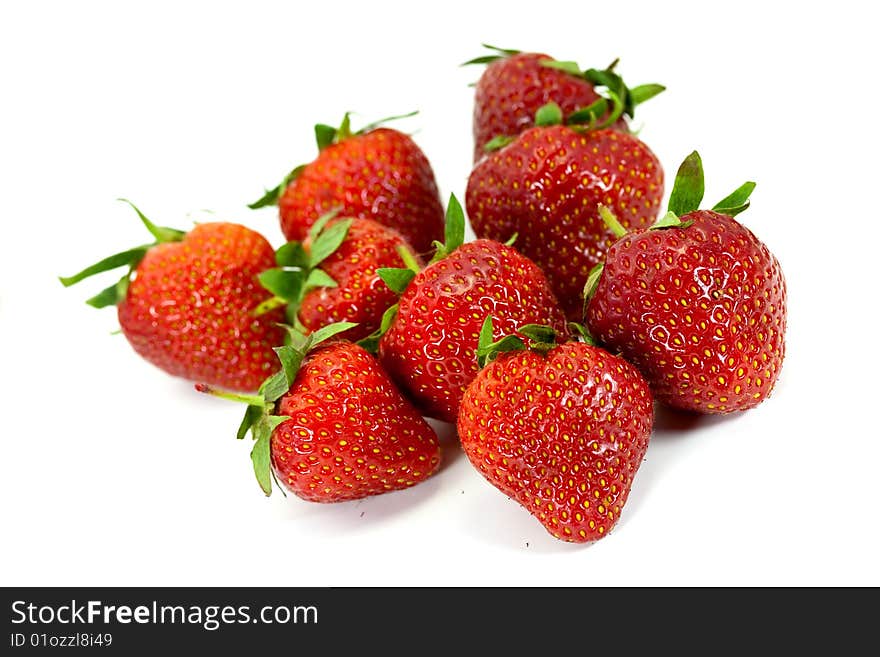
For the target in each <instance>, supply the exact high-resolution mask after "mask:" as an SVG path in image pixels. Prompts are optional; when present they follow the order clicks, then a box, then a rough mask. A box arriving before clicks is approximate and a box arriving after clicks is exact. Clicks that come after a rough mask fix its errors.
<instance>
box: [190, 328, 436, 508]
mask: <svg viewBox="0 0 880 657" xmlns="http://www.w3.org/2000/svg"><path fill="white" fill-rule="evenodd" d="M349 328H351V326H350V324H348V323H345V322H342V323H339V324H332V325H329V326H327V327H324V328H322V329H319V330H318V331H316V332H314V333H312V334H310V335H309V336H304V335H302V334H300V333H298V332H296V331H291V340H292V344H290V345H285V346H283V347H279V348H278V349H276V351H277V352H278V356H279V359H280V360H281V363H282V366H283V367H282V369H281V371H279V372H278V373H277V374H275V375H273V376H272V377H270V378H269V379H267V380H266V381H265V382H264V384H263V386H262V387H261V388H260V394H259V395H252V396H244V395H230V394H224V393H218V392H217V391H215V390H213V389H212V388H211V387H210V386H206V385H197V386H196V389H197V390H199V391H201V392H209V393H214V394H218V396H221V397H226V398H231V399H234V400H236V401H243V402H246V403H247V404H248V408H247V411H246V412H245V419H244V421H243V422H242V424H241V426H240V427H239V431H238V437H239V438H244V436H245V435H246V434H247V432H248V430H249V429H250V430H251V432H252V434H253V438H254V440H255V441H256V442H255V444H254V447H253V451H252V452H251V459H252V461H253V465H254V473H255V474H256V476H257V481H258V482H259V484H260V487H261V488H262V489H263V492H265V493H266V495H270V494H271V492H272V481H271V478H270V469H271V475H273V476H274V477H275V480H276V482H278V483H280V484H281V485H282V486H283V487H284V488H286V489H287V490H289V491H290V492H292V493H293V494H294V495H296V496H297V497H300V498H302V499H304V500H309V501H312V502H342V501H345V500H354V499H358V498H362V497H367V496H369V495H378V494H380V493H386V492H388V491H393V490H399V489H403V488H408V487H410V486H414V485H415V484H417V483H419V482H421V481H424V480H425V479H426V478H427V477H429V476H430V475H431V474H432V473H433V472H434V471H436V469H437V467H438V466H439V464H440V445H439V442H438V440H437V435H436V434H435V433H434V431H433V429H431V427H430V425H429V424H428V423H427V422H425V420H424V418H422V416H421V415H419V413H418V412H417V411H416V410H415V409H414V408H413V406H412V404H411V403H410V402H409V401H407V400H406V399H405V398H404V397H403V396H402V395H401V394H400V392H399V391H398V390H397V389H396V388H395V387H394V385H393V384H392V383H391V380H390V379H389V378H388V375H387V374H386V373H385V372H384V371H383V370H382V368H381V367H380V366H379V363H378V361H377V360H376V358H375V357H374V356H372V355H370V354H369V353H367V351H365V350H364V349H363V348H362V347H360V346H358V345H356V344H352V343H350V342H348V341H345V340H333V341H330V342H324V343H323V344H320V343H321V342H323V341H324V340H327V339H328V338H330V337H331V336H333V335H335V334H337V333H339V332H340V331H344V330H346V329H349Z"/></svg>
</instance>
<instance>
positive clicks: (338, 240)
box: [254, 208, 354, 324]
mask: <svg viewBox="0 0 880 657" xmlns="http://www.w3.org/2000/svg"><path fill="white" fill-rule="evenodd" d="M338 214H339V209H338V208H336V209H334V210H331V211H330V212H328V213H326V214H324V215H322V216H321V217H320V218H319V219H318V220H317V221H316V222H315V223H314V224H312V227H311V229H310V230H309V243H310V248H309V250H308V251H306V249H305V248H304V247H303V245H302V243H300V242H288V243H287V244H285V245H283V246H282V247H280V248H279V249H278V250H277V251H276V252H275V263H276V264H277V265H278V266H277V267H274V268H272V269H267V270H266V271H264V272H262V273H261V274H260V275H259V276H258V279H259V281H260V284H261V285H262V286H263V287H264V288H266V289H267V290H268V291H269V292H271V293H272V296H271V297H270V298H268V299H266V300H265V301H263V302H262V303H261V304H260V305H259V306H257V308H256V309H255V310H254V313H255V314H257V315H262V314H263V313H266V312H269V311H270V310H273V309H275V308H279V307H281V306H287V316H288V318H289V320H290V321H291V323H293V324H296V321H297V320H296V316H297V313H298V312H299V307H300V304H301V303H302V300H303V298H304V297H305V295H306V294H308V293H309V292H310V291H311V290H313V289H315V288H318V287H336V281H334V280H333V279H332V278H331V277H330V276H329V275H328V274H327V273H326V272H325V271H324V270H322V269H320V265H321V263H322V262H323V261H324V260H326V259H327V258H328V257H329V256H330V255H331V254H333V253H334V252H335V251H336V249H338V248H339V247H340V245H341V244H342V243H343V242H344V241H345V238H346V237H347V236H348V231H349V229H350V228H351V224H352V222H353V221H354V219H340V220H339V221H336V222H335V223H333V224H332V225H329V226H328V224H329V222H330V221H331V220H332V219H334V218H335V217H336V216H337V215H338Z"/></svg>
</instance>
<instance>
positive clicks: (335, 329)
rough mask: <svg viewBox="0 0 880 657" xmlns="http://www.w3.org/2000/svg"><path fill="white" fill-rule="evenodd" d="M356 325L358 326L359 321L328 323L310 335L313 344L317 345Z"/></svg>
mask: <svg viewBox="0 0 880 657" xmlns="http://www.w3.org/2000/svg"><path fill="white" fill-rule="evenodd" d="M355 326H357V322H335V323H333V324H327V326H322V327H321V328H319V329H318V330H317V331H315V332H314V333H312V334H311V335H310V336H309V337H310V338H311V344H312V345H316V344H319V343H321V342H324V341H325V340H329V339H330V338H332V337H333V336H334V335H338V334H339V333H342V332H343V331H347V330H348V329H350V328H354V327H355Z"/></svg>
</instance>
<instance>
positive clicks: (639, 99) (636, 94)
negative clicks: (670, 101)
mask: <svg viewBox="0 0 880 657" xmlns="http://www.w3.org/2000/svg"><path fill="white" fill-rule="evenodd" d="M664 91H666V87H664V86H663V85H662V84H640V85H639V86H638V87H633V88H632V89H630V90H629V97H630V99H631V100H632V104H633V106H635V105H641V104H642V103H644V102H645V101H646V100H651V99H652V98H653V97H654V96H656V95H658V94H660V93H662V92H664ZM630 116H632V114H630Z"/></svg>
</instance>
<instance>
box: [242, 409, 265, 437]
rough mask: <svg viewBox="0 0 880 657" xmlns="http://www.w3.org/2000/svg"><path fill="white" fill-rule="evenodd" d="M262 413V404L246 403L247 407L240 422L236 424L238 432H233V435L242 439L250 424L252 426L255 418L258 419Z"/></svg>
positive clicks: (255, 420)
mask: <svg viewBox="0 0 880 657" xmlns="http://www.w3.org/2000/svg"><path fill="white" fill-rule="evenodd" d="M262 414H263V407H262V406H254V405H248V407H247V408H246V409H244V417H243V418H242V419H241V424H240V425H239V426H238V432H237V433H236V434H235V437H236V438H238V439H239V440H243V439H244V437H245V436H246V435H247V432H248V431H249V430H250V429H251V427H252V426H254V424H255V423H256V422H257V420H259V419H260V416H261V415H262Z"/></svg>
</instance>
